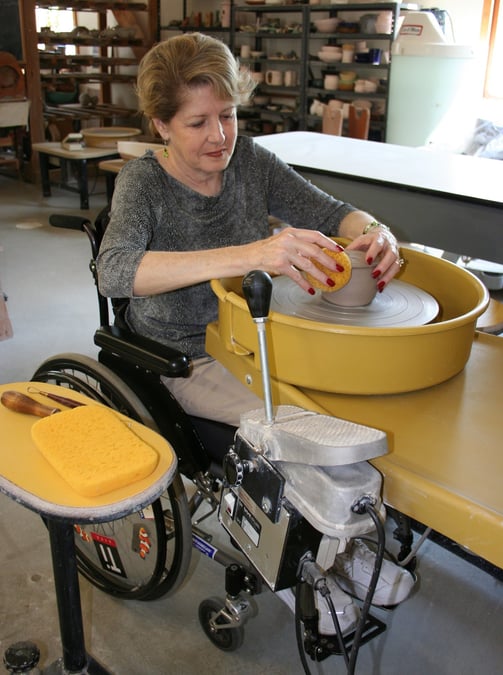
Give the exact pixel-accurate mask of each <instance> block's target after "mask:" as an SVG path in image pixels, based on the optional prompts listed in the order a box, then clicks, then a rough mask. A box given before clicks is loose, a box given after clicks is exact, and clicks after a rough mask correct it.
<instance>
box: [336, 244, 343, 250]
mask: <svg viewBox="0 0 503 675" xmlns="http://www.w3.org/2000/svg"><path fill="white" fill-rule="evenodd" d="M336 246H337V250H338V251H344V246H341V245H340V244H336Z"/></svg>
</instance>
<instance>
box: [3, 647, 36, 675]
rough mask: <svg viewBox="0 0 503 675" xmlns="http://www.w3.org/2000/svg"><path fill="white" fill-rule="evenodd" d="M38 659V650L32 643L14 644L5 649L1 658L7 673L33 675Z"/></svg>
mask: <svg viewBox="0 0 503 675" xmlns="http://www.w3.org/2000/svg"><path fill="white" fill-rule="evenodd" d="M39 659H40V650H39V648H38V647H37V645H36V644H35V643H33V642H28V641H26V642H15V643H14V644H12V645H11V646H10V647H7V649H6V650H5V653H4V657H3V663H4V666H5V667H6V668H7V671H8V672H9V673H34V672H37V673H38V672H39V671H38V670H36V671H34V670H33V669H34V668H35V667H36V666H37V664H38V662H39Z"/></svg>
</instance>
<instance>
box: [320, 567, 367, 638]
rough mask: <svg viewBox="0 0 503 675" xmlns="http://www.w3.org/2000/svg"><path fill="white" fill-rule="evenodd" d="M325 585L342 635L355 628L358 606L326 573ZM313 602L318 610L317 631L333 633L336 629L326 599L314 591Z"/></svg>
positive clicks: (358, 611)
mask: <svg viewBox="0 0 503 675" xmlns="http://www.w3.org/2000/svg"><path fill="white" fill-rule="evenodd" d="M327 586H328V589H329V591H330V597H331V599H332V603H333V605H334V608H335V613H336V614H337V620H338V622H339V626H340V628H341V632H342V634H343V635H346V634H347V633H350V632H351V631H352V630H354V629H355V628H356V624H357V623H358V619H359V618H360V608H359V607H358V605H357V604H356V603H355V602H354V600H353V598H351V597H350V596H349V595H348V594H347V593H344V591H343V590H341V588H339V586H338V585H337V583H336V581H335V579H334V578H333V577H332V576H330V575H327ZM314 603H315V605H316V609H317V610H318V631H319V632H320V633H321V635H335V633H336V632H337V631H336V630H335V626H334V621H333V619H332V613H331V612H330V610H329V608H328V604H327V601H326V599H325V598H324V597H323V596H322V594H321V593H320V592H319V591H315V593H314Z"/></svg>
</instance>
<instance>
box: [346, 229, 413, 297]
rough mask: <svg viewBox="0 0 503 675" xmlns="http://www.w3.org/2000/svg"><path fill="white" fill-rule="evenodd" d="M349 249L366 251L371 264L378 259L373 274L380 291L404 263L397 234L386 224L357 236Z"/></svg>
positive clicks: (368, 261)
mask: <svg viewBox="0 0 503 675" xmlns="http://www.w3.org/2000/svg"><path fill="white" fill-rule="evenodd" d="M347 250H348V251H350V250H360V251H365V252H366V256H365V259H366V261H367V264H369V265H371V264H372V263H373V262H374V260H378V263H377V266H376V268H375V269H374V271H373V272H372V276H373V277H374V279H376V283H377V289H378V291H380V292H382V291H383V289H384V287H385V286H386V284H388V283H389V282H390V281H391V279H393V277H394V276H395V275H396V274H398V272H399V271H400V268H401V267H402V265H403V263H404V261H403V259H402V258H401V256H400V249H399V247H398V242H397V240H396V238H395V236H394V235H393V234H392V233H391V232H390V231H389V230H388V229H387V228H386V227H384V226H379V227H373V228H372V229H370V230H369V231H368V232H367V234H362V235H360V236H359V237H356V239H353V241H352V242H351V243H350V244H348V246H347Z"/></svg>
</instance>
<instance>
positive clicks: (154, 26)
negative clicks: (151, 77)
mask: <svg viewBox="0 0 503 675" xmlns="http://www.w3.org/2000/svg"><path fill="white" fill-rule="evenodd" d="M37 8H40V9H51V10H71V11H73V12H76V13H80V12H86V13H94V14H96V17H97V20H96V26H97V27H96V29H90V30H88V31H86V30H83V29H82V28H81V27H79V29H78V30H75V31H72V32H71V33H54V32H51V31H41V32H37V29H36V19H35V11H36V9H37ZM20 9H21V25H22V33H23V45H24V51H25V62H26V74H27V81H28V90H29V91H28V95H29V98H30V100H31V106H32V107H31V115H30V130H31V139H32V141H33V142H36V141H44V140H46V139H45V131H44V128H45V122H46V121H47V119H51V120H55V119H57V120H68V119H70V120H73V122H74V124H73V126H74V128H78V127H79V125H80V123H81V122H82V121H83V120H85V119H88V118H90V117H97V118H98V119H100V120H102V121H103V123H108V122H113V120H114V118H116V117H120V118H124V117H127V116H129V115H130V114H134V112H135V111H133V110H128V109H127V108H125V107H124V106H115V105H114V104H113V87H114V85H115V84H121V83H122V84H130V85H131V86H133V84H134V81H135V79H136V73H135V68H134V66H136V65H137V64H138V62H139V60H140V59H141V57H142V56H143V54H144V53H145V52H146V51H147V50H148V49H149V48H150V47H151V46H152V44H154V42H155V41H156V40H157V39H158V32H159V31H158V0H145V2H126V1H124V0H61V1H56V2H54V1H49V0H20ZM140 16H141V17H142V19H141V20H140V19H139V17H140ZM76 17H77V23H78V14H77V15H76ZM82 23H84V22H83V21H82ZM107 23H108V24H112V26H113V28H111V27H110V26H107ZM114 24H117V25H116V26H114ZM37 45H44V49H39V48H38V47H37ZM67 45H74V46H75V47H76V54H75V55H74V54H67V53H66V51H67V50H65V47H66V46H67ZM123 48H128V50H124V49H123ZM124 51H126V54H124ZM72 83H73V84H74V85H75V88H76V91H79V90H80V88H81V85H84V84H91V85H92V86H93V87H94V88H95V89H96V88H98V91H99V104H98V105H97V106H95V108H94V109H91V108H89V109H87V110H86V109H85V108H83V109H79V106H78V103H77V102H73V105H71V106H66V105H64V104H61V105H60V104H59V103H58V102H54V101H47V100H46V92H47V91H48V90H50V89H57V88H58V87H65V85H71V84H72ZM76 98H77V100H78V95H77V97H76ZM93 113H94V115H93ZM44 120H45V122H44Z"/></svg>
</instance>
